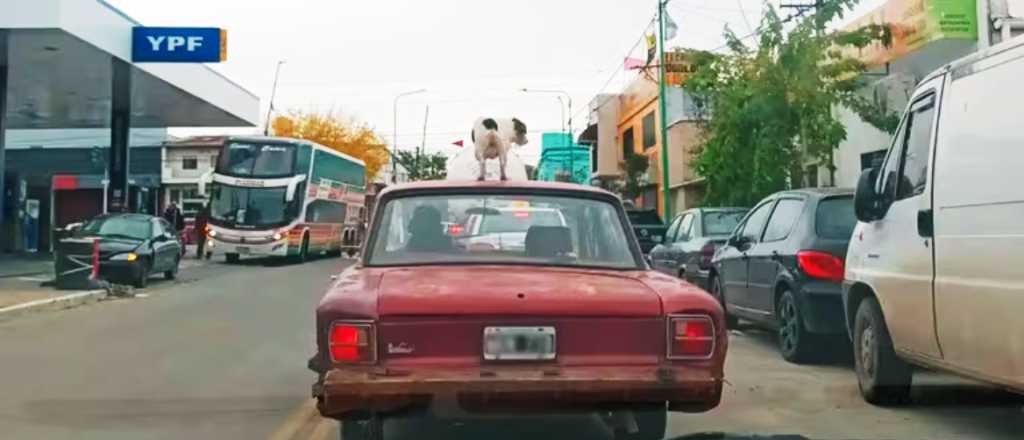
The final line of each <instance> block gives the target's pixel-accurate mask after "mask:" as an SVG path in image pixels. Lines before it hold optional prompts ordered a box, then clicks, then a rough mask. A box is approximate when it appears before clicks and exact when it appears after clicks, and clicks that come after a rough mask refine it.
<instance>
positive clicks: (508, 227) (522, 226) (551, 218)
mask: <svg viewBox="0 0 1024 440" xmlns="http://www.w3.org/2000/svg"><path fill="white" fill-rule="evenodd" d="M531 226H565V221H563V220H562V218H561V217H560V216H559V215H558V212H556V211H516V212H513V211H499V214H498V215H488V216H483V223H482V224H481V225H480V232H479V233H480V234H498V233H509V232H526V231H528V230H530V227H531Z"/></svg>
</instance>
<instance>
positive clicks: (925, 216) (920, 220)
mask: <svg viewBox="0 0 1024 440" xmlns="http://www.w3.org/2000/svg"><path fill="white" fill-rule="evenodd" d="M934 229H935V224H934V216H933V215H932V210H931V209H922V210H920V211H917V235H920V236H922V237H925V238H928V237H931V236H932V235H934V232H935V231H934Z"/></svg>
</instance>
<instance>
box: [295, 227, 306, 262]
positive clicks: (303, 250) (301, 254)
mask: <svg viewBox="0 0 1024 440" xmlns="http://www.w3.org/2000/svg"><path fill="white" fill-rule="evenodd" d="M307 260H309V235H308V234H306V235H303V236H302V247H300V248H299V255H298V256H297V257H295V262H296V263H305V262H306V261H307Z"/></svg>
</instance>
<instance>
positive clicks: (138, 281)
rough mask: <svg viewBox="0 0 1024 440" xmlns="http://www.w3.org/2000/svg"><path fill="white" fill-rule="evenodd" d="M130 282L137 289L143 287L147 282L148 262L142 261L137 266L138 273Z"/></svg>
mask: <svg viewBox="0 0 1024 440" xmlns="http://www.w3.org/2000/svg"><path fill="white" fill-rule="evenodd" d="M132 284H134V285H135V287H136V288H139V289H143V288H145V287H146V285H147V284H149V262H147V261H143V262H142V264H141V265H140V267H139V273H138V274H136V277H135V280H134V282H133V283H132Z"/></svg>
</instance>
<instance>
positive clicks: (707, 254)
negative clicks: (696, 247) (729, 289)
mask: <svg viewBox="0 0 1024 440" xmlns="http://www.w3.org/2000/svg"><path fill="white" fill-rule="evenodd" d="M714 256H715V243H714V242H712V241H709V242H707V243H706V244H705V245H704V247H701V248H700V264H699V266H700V268H701V270H708V269H711V259H712V258H714Z"/></svg>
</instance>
